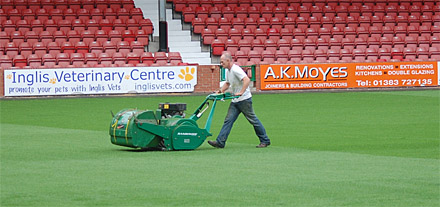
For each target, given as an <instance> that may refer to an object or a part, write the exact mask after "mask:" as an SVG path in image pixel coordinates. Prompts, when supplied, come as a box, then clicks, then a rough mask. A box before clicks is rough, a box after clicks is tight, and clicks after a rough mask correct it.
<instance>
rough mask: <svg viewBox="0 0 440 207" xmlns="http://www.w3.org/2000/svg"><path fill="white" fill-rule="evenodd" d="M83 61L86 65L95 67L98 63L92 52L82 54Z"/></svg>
mask: <svg viewBox="0 0 440 207" xmlns="http://www.w3.org/2000/svg"><path fill="white" fill-rule="evenodd" d="M84 63H85V64H86V66H87V67H95V66H96V65H98V57H97V56H96V54H94V53H86V54H84Z"/></svg>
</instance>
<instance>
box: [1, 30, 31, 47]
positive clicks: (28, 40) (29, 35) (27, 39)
mask: <svg viewBox="0 0 440 207" xmlns="http://www.w3.org/2000/svg"><path fill="white" fill-rule="evenodd" d="M5 38H6V36H5ZM24 39H25V41H26V42H27V43H29V44H30V45H34V43H36V42H38V41H39V36H38V34H37V33H36V32H34V31H29V32H26V33H25V34H24ZM1 43H2V33H0V44H1Z"/></svg>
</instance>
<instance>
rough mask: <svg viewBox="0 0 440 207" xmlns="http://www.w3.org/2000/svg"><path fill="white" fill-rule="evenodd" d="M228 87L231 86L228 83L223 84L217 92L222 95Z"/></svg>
mask: <svg viewBox="0 0 440 207" xmlns="http://www.w3.org/2000/svg"><path fill="white" fill-rule="evenodd" d="M229 85H231V84H230V83H229V82H225V84H223V86H222V87H221V88H220V89H219V90H218V91H217V92H218V93H224V92H225V91H226V90H228V88H229Z"/></svg>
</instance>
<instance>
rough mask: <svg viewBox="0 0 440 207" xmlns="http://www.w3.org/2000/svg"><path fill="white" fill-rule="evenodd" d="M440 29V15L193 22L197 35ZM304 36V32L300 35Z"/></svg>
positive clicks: (208, 20) (209, 19) (207, 19)
mask: <svg viewBox="0 0 440 207" xmlns="http://www.w3.org/2000/svg"><path fill="white" fill-rule="evenodd" d="M439 26H440V14H439V15H433V16H427V15H423V16H420V18H417V19H411V20H408V19H407V18H405V19H403V18H402V19H400V20H399V21H396V19H395V18H390V19H379V20H374V21H370V19H369V18H367V19H363V20H360V21H358V20H354V21H351V20H345V19H344V20H342V21H341V20H340V19H325V20H323V19H319V18H310V19H304V18H296V19H295V18H291V17H285V18H283V19H280V18H278V17H273V18H271V19H266V18H263V17H261V18H258V19H253V18H246V19H244V20H243V19H241V18H233V19H231V20H228V19H225V18H221V19H219V20H218V21H217V20H216V19H214V18H206V19H205V20H203V19H200V18H195V19H194V20H193V22H192V30H193V33H195V34H201V32H202V31H203V29H205V28H208V29H211V30H215V29H217V28H221V29H223V30H226V31H228V30H229V29H231V28H235V29H240V30H241V29H243V28H247V29H250V30H252V31H254V30H255V29H257V28H259V29H262V30H268V29H270V28H274V29H277V30H278V31H280V30H281V29H283V28H286V29H290V30H292V29H296V28H298V29H300V30H307V29H312V30H321V29H325V30H331V29H333V28H334V27H338V28H342V29H344V28H345V27H347V28H352V29H354V30H356V29H358V28H359V29H365V30H367V31H368V30H369V29H370V27H376V28H382V27H388V28H387V30H389V29H391V30H394V29H402V28H404V29H405V30H406V29H407V28H409V29H412V30H419V29H420V28H423V27H427V28H431V27H439ZM299 32H301V31H299Z"/></svg>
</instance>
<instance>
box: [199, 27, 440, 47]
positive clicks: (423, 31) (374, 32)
mask: <svg viewBox="0 0 440 207" xmlns="http://www.w3.org/2000/svg"><path fill="white" fill-rule="evenodd" d="M360 28H362V29H359V28H358V29H354V28H350V27H345V28H340V29H338V28H337V27H334V28H333V29H332V30H328V29H326V28H321V29H320V30H316V29H312V28H308V29H307V30H301V29H298V28H297V29H293V30H289V29H282V30H281V31H278V30H277V29H273V28H271V29H268V30H262V29H256V30H255V31H253V32H252V30H249V29H243V30H241V31H240V30H239V29H230V30H229V31H226V30H223V29H221V28H219V29H216V30H211V29H204V30H203V31H202V43H203V44H206V45H211V44H212V43H213V41H214V40H216V39H217V40H220V41H221V42H223V43H225V42H226V41H227V40H229V39H232V40H234V41H236V42H238V41H240V40H242V39H246V40H249V41H252V40H254V39H259V40H261V41H265V40H267V39H271V40H274V41H278V40H279V39H286V40H288V41H290V40H291V39H294V38H296V39H300V40H304V39H308V40H309V41H310V40H316V39H318V38H320V39H322V40H323V43H327V42H329V41H330V39H332V38H333V40H332V41H333V42H341V41H342V40H343V38H348V39H349V40H350V39H352V40H354V39H356V38H358V40H359V41H360V42H361V41H364V42H366V43H367V42H370V41H375V42H379V41H386V42H395V41H398V42H406V39H408V40H411V41H412V39H416V40H425V39H427V40H429V39H431V38H435V39H436V38H437V37H438V36H440V26H433V27H429V26H426V27H425V26H421V28H414V27H411V26H409V27H408V28H405V27H396V29H393V28H390V27H370V28H369V29H368V28H363V27H360ZM399 28H401V29H399Z"/></svg>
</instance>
